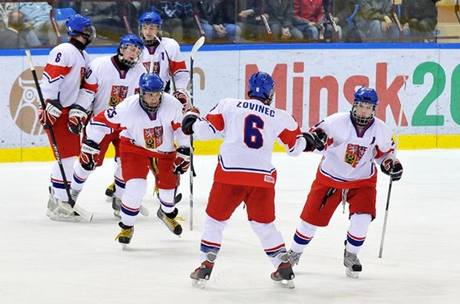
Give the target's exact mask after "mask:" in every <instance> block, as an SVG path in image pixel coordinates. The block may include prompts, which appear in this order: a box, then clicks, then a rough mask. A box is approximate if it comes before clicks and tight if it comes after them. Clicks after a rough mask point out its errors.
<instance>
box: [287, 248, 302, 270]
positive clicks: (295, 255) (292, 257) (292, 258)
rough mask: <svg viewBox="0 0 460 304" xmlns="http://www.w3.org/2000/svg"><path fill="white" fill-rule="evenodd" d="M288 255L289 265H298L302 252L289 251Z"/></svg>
mask: <svg viewBox="0 0 460 304" xmlns="http://www.w3.org/2000/svg"><path fill="white" fill-rule="evenodd" d="M288 254H289V263H291V265H292V266H294V265H299V261H300V256H301V255H302V252H295V251H292V250H289V252H288Z"/></svg>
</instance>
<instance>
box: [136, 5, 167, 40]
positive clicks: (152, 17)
mask: <svg viewBox="0 0 460 304" xmlns="http://www.w3.org/2000/svg"><path fill="white" fill-rule="evenodd" d="M138 23H139V36H140V37H141V38H142V40H144V44H145V45H146V46H155V45H158V44H159V42H158V41H157V39H156V38H155V37H154V36H151V37H145V35H144V33H143V32H142V26H143V25H144V24H153V25H156V26H157V28H158V30H159V31H160V30H161V24H162V23H163V21H162V20H161V17H160V15H159V14H158V13H156V12H146V13H143V14H142V15H141V16H140V17H139V20H138ZM156 36H158V38H160V34H159V33H158V34H156Z"/></svg>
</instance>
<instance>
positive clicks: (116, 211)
mask: <svg viewBox="0 0 460 304" xmlns="http://www.w3.org/2000/svg"><path fill="white" fill-rule="evenodd" d="M112 209H113V215H114V216H115V217H116V218H118V219H121V215H120V210H121V199H119V198H118V197H116V196H114V197H113V198H112ZM139 213H140V214H142V215H143V216H149V214H150V212H149V209H147V208H146V207H144V206H142V205H141V207H140V209H139Z"/></svg>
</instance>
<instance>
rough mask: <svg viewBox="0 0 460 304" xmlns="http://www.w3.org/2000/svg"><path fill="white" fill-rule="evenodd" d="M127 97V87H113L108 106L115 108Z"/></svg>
mask: <svg viewBox="0 0 460 304" xmlns="http://www.w3.org/2000/svg"><path fill="white" fill-rule="evenodd" d="M127 95H128V87H127V86H120V85H113V86H112V91H111V92H110V100H109V106H111V107H114V106H116V105H117V104H119V103H120V102H122V101H123V99H125V98H126V96H127Z"/></svg>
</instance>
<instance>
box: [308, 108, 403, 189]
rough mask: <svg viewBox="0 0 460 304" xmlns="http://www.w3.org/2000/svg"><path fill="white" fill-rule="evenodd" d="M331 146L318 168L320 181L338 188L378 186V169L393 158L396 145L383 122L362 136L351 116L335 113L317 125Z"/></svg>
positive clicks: (328, 147)
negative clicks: (364, 185) (376, 183)
mask: <svg viewBox="0 0 460 304" xmlns="http://www.w3.org/2000/svg"><path fill="white" fill-rule="evenodd" d="M315 128H321V129H323V130H324V131H325V132H326V134H327V135H328V143H327V146H326V148H325V150H324V152H323V159H322V161H321V163H320V165H319V168H318V174H317V178H319V179H320V181H321V182H323V183H325V184H328V185H330V186H332V187H336V188H353V187H357V186H361V185H363V184H375V181H376V174H377V168H376V166H375V162H374V161H377V163H379V164H380V163H381V162H382V160H383V159H384V158H385V157H389V156H391V157H393V156H394V155H393V154H394V151H395V144H394V141H393V139H392V133H391V130H390V129H389V128H388V126H387V125H386V124H385V123H384V122H383V121H382V120H380V119H378V118H375V119H374V122H373V123H372V124H371V125H370V126H368V127H367V128H365V129H364V130H362V131H361V132H360V131H359V129H358V128H357V127H356V126H355V124H354V123H353V121H352V120H351V117H350V113H348V112H344V113H336V114H333V115H331V116H328V117H327V118H326V119H324V120H323V121H321V122H320V123H318V124H317V125H316V126H315Z"/></svg>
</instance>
